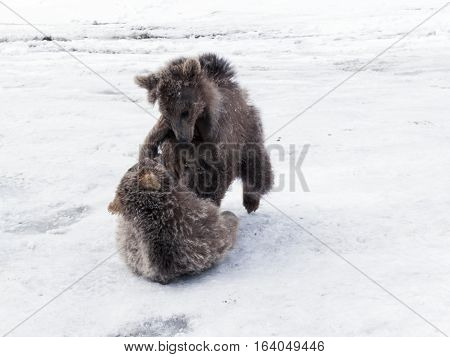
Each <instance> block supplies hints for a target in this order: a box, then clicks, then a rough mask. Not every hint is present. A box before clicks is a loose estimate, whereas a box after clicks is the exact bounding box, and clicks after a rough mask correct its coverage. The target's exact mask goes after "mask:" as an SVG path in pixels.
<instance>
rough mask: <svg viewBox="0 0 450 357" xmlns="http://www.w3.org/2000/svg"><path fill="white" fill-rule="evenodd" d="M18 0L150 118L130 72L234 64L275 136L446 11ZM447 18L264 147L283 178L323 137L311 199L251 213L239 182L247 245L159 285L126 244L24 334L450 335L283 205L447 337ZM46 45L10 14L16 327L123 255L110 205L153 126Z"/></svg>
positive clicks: (0, 52)
mask: <svg viewBox="0 0 450 357" xmlns="http://www.w3.org/2000/svg"><path fill="white" fill-rule="evenodd" d="M7 3H8V4H9V5H10V6H11V7H13V8H14V9H15V10H16V11H17V12H19V13H20V14H21V15H22V16H24V17H25V18H27V19H28V20H29V21H31V22H32V23H33V24H35V25H36V26H37V27H38V28H39V29H41V30H42V31H43V32H44V34H45V35H46V36H51V37H52V38H54V39H56V40H58V41H59V43H60V44H61V45H62V46H64V48H66V49H67V50H69V51H70V52H71V53H73V54H74V55H75V56H77V58H79V59H80V60H82V61H83V62H84V63H86V64H87V65H88V66H90V67H91V68H93V69H94V70H95V71H97V72H98V73H99V74H100V75H101V76H103V77H104V78H106V79H107V80H108V81H110V82H111V83H113V84H114V85H115V86H117V87H118V88H120V90H122V91H123V92H125V93H126V94H127V95H128V96H129V97H130V98H132V99H133V100H135V101H137V103H138V104H140V105H142V106H144V107H145V108H147V109H148V110H149V111H151V112H152V113H153V114H154V115H157V114H158V110H157V108H156V107H155V108H152V107H151V106H150V105H149V104H148V103H146V100H145V93H144V92H143V90H142V89H140V88H138V87H137V86H136V85H135V84H134V83H133V77H134V75H136V74H138V73H142V72H146V71H151V70H154V69H156V68H157V67H158V66H160V65H161V64H163V63H164V62H165V61H167V60H169V59H171V58H173V57H174V56H179V55H194V54H199V53H202V52H206V51H213V52H217V53H219V54H221V55H223V56H225V57H227V58H229V59H230V60H231V61H232V62H233V64H235V66H236V68H237V70H238V73H239V80H240V82H241V83H242V85H243V86H244V87H246V88H247V89H248V90H249V93H250V97H251V99H252V100H253V102H254V103H255V104H256V105H257V106H258V107H259V108H260V109H261V113H262V118H263V122H264V127H265V132H266V134H267V136H269V135H270V134H271V133H273V132H274V131H275V130H277V129H278V128H279V127H280V126H281V125H282V124H284V123H285V122H287V121H288V120H289V119H291V118H292V117H293V116H294V115H296V114H297V113H299V112H300V111H301V110H302V109H304V108H305V107H307V106H308V105H310V104H311V103H313V102H314V101H315V100H316V99H317V98H319V97H320V96H321V95H323V94H324V93H325V92H326V91H328V90H329V89H331V88H332V87H333V86H335V85H336V84H337V83H339V82H340V81H342V80H344V79H345V78H346V77H347V76H349V75H350V74H351V73H353V71H355V70H357V69H358V68H360V67H361V66H362V65H363V64H365V63H366V62H367V61H369V60H370V59H371V58H373V57H374V56H375V55H376V54H378V53H379V52H380V51H382V50H383V49H384V48H386V47H387V46H389V45H390V44H391V43H392V42H393V41H395V40H396V39H397V38H399V37H400V36H401V35H402V34H403V33H405V32H406V31H408V30H409V29H411V28H412V27H413V26H415V25H417V24H418V23H419V22H420V21H422V20H423V19H424V18H425V17H427V16H428V15H429V14H431V13H432V12H433V11H434V10H435V9H437V8H438V7H440V6H442V5H443V3H441V2H439V1H434V0H432V1H428V0H427V1H425V0H420V1H418V0H413V1H406V0H402V1H396V2H395V3H393V2H392V1H389V2H388V1H377V2H375V1H370V2H364V3H363V2H360V1H358V2H354V1H353V2H345V3H343V2H331V1H314V2H311V4H303V2H296V1H281V2H278V1H277V2H272V3H269V2H260V1H258V2H256V1H250V2H245V3H244V2H242V1H239V2H237V1H229V0H227V1H220V2H216V1H208V2H200V1H174V0H170V1H169V0H165V1H152V2H148V1H134V2H123V1H111V0H108V1H96V2H92V1H83V2H80V1H67V2H64V5H63V4H62V3H61V2H58V1H56V0H43V1H39V2H29V1H25V0H17V1H14V2H12V1H7ZM449 16H450V7H449V8H447V9H445V10H443V11H442V12H441V13H440V14H438V15H436V16H435V17H434V18H433V19H431V20H430V21H428V22H427V23H425V24H424V25H423V26H422V27H420V28H419V29H418V30H417V31H415V32H414V33H412V34H411V35H410V36H408V37H407V38H406V39H405V40H403V41H402V42H400V43H399V44H398V45H397V46H395V47H394V48H392V49H391V50H390V51H388V52H387V53H385V54H384V55H383V56H382V57H380V58H379V59H378V60H377V61H375V62H374V63H372V64H371V65H370V66H368V68H366V69H365V70H364V71H362V72H361V73H359V74H358V75H356V76H355V77H353V78H352V79H351V80H349V81H348V82H347V83H345V85H343V86H342V87H340V88H339V89H338V90H336V91H335V92H334V93H333V94H331V95H330V96H329V97H327V98H326V99H325V100H323V101H321V102H320V103H319V104H317V105H316V106H314V107H313V108H312V109H310V110H309V111H307V112H306V113H305V114H304V115H302V116H301V117H300V118H298V119H297V120H295V121H294V122H293V123H292V124H291V125H290V126H288V127H286V128H285V129H283V130H282V131H280V132H279V133H277V134H276V135H274V136H273V137H271V138H270V139H269V140H268V141H267V145H268V146H269V147H270V148H272V150H271V156H272V160H273V165H274V169H275V172H276V176H277V178H278V181H277V182H280V180H281V177H282V176H283V175H284V176H285V179H286V178H287V177H289V152H291V151H292V150H291V145H292V144H295V145H296V150H297V151H299V150H301V147H302V145H304V144H310V145H311V147H310V149H309V152H308V154H307V156H306V158H305V161H304V164H303V166H302V171H303V173H304V175H305V178H306V180H307V182H308V185H309V187H310V189H311V192H303V191H302V190H301V186H300V182H299V181H296V188H295V190H294V191H293V192H291V191H290V189H289V186H285V187H283V188H282V189H278V190H276V192H273V193H271V194H270V195H268V196H267V197H266V198H267V200H268V201H269V202H270V204H269V203H267V202H264V201H263V202H262V204H261V207H260V209H259V210H258V211H257V212H256V214H252V215H247V214H246V213H245V210H244V208H243V206H242V204H241V187H240V183H239V182H237V183H235V184H234V185H233V187H232V189H231V190H230V192H229V193H228V194H227V197H226V199H225V201H224V202H223V209H224V210H231V211H233V212H235V213H236V214H237V215H238V216H239V217H240V218H241V225H240V229H239V238H238V242H237V245H236V247H235V249H234V250H233V251H232V252H231V253H230V254H229V255H228V256H227V258H226V259H225V260H224V261H223V263H222V264H220V265H218V266H217V267H215V268H214V269H212V270H210V271H208V272H206V273H205V274H203V275H200V276H198V277H194V278H186V279H182V280H180V281H179V282H177V283H175V284H173V285H168V286H161V285H158V284H154V283H150V282H148V281H146V280H144V279H140V278H138V277H135V276H133V275H132V273H131V272H130V271H129V270H128V269H127V268H126V266H125V265H124V264H123V262H122V261H120V259H119V258H118V257H117V256H114V257H113V258H111V259H109V260H108V261H106V262H105V263H104V264H102V265H101V266H100V267H99V268H97V269H96V270H94V271H93V272H92V273H91V274H89V275H88V276H86V277H85V278H84V279H83V280H81V281H80V282H79V283H77V284H76V285H75V286H73V287H72V288H71V289H70V290H68V291H67V292H65V293H64V294H63V295H61V296H60V297H59V298H58V299H56V300H55V301H53V302H52V303H51V304H50V305H48V306H47V307H46V308H45V309H43V310H42V311H40V312H39V313H38V314H36V315H35V316H33V317H32V318H31V319H30V320H28V321H27V322H26V323H24V324H23V325H21V326H20V327H18V328H17V329H16V330H15V331H14V332H13V333H12V335H26V336H41V335H42V336H44V335H45V336H75V335H81V336H92V335H101V336H116V335H121V336H135V335H138V336H141V335H151V336H162V335H188V336H199V335H214V336H226V335H239V336H251V335H266V336H272V335H273V336H277V335H287V336H294V335H328V336H355V335H356V336H361V335H363V336H416V335H421V336H422V335H424V336H433V335H439V333H438V332H437V331H436V330H435V329H433V327H431V326H430V325H428V324H427V323H425V322H424V321H423V320H421V319H420V318H419V317H417V316H416V315H414V314H413V313H411V311H409V310H408V309H407V308H405V306H403V305H401V304H400V303H399V302H398V301H396V300H394V299H393V298H392V297H391V296H389V295H388V294H386V293H385V292H384V291H383V290H382V289H380V288H379V287H378V286H376V285H375V284H373V283H372V282H371V281H369V280H368V279H366V278H365V277H364V276H362V275H361V274H360V273H359V272H358V271H356V270H355V269H354V268H352V267H351V266H349V265H348V264H347V263H346V262H344V261H343V260H342V259H340V258H339V257H337V256H336V255H335V254H333V253H332V252H330V251H329V250H328V249H327V248H325V247H324V246H323V245H321V244H320V243H319V242H318V241H316V240H315V239H314V238H313V237H311V236H310V235H308V234H307V233H306V232H304V231H302V230H301V229H300V228H299V227H298V226H296V225H295V224H294V223H293V222H292V221H290V220H289V219H288V218H286V216H284V215H283V214H282V213H280V212H279V211H278V210H276V209H275V208H274V207H273V206H272V205H275V206H276V207H278V208H279V209H281V210H282V211H283V212H285V213H286V214H288V215H289V216H290V217H292V218H293V219H294V220H295V221H296V222H298V223H299V224H301V225H302V226H304V227H305V228H306V229H308V230H309V231H311V232H312V233H313V234H314V235H315V236H317V237H318V238H320V239H321V240H322V241H323V242H325V243H326V244H328V245H329V246H330V247H332V248H333V249H334V250H335V251H336V252H338V253H339V254H341V255H342V256H344V257H345V258H346V259H348V260H349V261H351V262H352V263H353V264H355V265H356V266H358V267H359V268H360V269H361V270H362V271H364V272H365V273H367V274H368V275H369V276H371V277H372V278H373V279H375V280H376V281H378V282H379V283H380V284H381V285H383V286H384V287H385V288H386V289H388V290H389V291H391V292H392V293H393V294H395V295H396V296H398V297H399V298H400V299H401V300H403V301H404V302H405V303H407V304H408V305H410V306H411V307H412V308H413V309H415V310H416V311H417V312H419V313H420V314H422V315H423V316H424V317H425V318H427V319H428V320H430V321H432V322H433V323H434V324H435V325H436V326H438V327H439V328H441V329H442V330H443V331H445V332H447V333H450V311H449V309H448V302H449V301H450V259H449V258H450V257H449V254H450V253H449V252H450V239H449V238H450V228H449V219H448V211H449V205H450V196H449V192H450V181H449V179H448V175H449V172H450V122H449V120H448V119H449V111H450V101H449V97H450V84H449V83H450V61H449V58H450V47H449V46H448V44H449V40H450V27H449V23H450V22H449V21H448V19H449ZM44 37H45V36H44V35H43V34H41V33H39V32H37V31H36V30H35V29H34V28H32V27H30V26H29V25H26V24H24V23H23V21H22V20H21V19H19V18H18V17H17V16H16V15H14V14H12V13H11V12H9V11H8V10H7V9H5V8H3V7H2V6H0V66H1V68H2V69H1V72H0V97H1V100H2V105H1V107H0V108H1V109H0V121H1V123H0V124H1V130H0V160H1V167H2V169H1V171H0V195H1V205H0V230H1V237H0V265H1V269H0V284H1V290H2V293H1V294H0V306H1V307H2V308H1V318H0V332H3V333H4V332H6V331H8V330H9V329H10V328H12V327H13V326H14V325H15V324H16V323H18V322H19V321H21V320H23V319H24V318H26V317H27V316H28V315H29V314H30V313H32V312H33V311H35V310H36V309H37V308H39V307H40V306H41V305H42V304H44V303H45V302H47V301H48V300H50V299H51V298H53V297H54V296H55V295H57V294H58V293H59V292H60V291H62V290H63V289H64V288H66V287H67V286H69V285H70V284H72V283H73V282H74V281H75V280H76V279H78V278H79V277H80V276H82V275H83V274H85V273H86V272H87V271H89V270H90V269H91V268H93V267H94V266H95V265H96V264H97V263H98V262H100V261H101V260H102V259H104V258H105V257H107V256H108V255H110V254H111V253H112V252H114V250H115V242H114V230H115V219H114V217H112V216H110V215H109V214H108V212H107V210H106V207H107V204H108V203H109V201H110V200H111V199H112V197H113V194H114V189H115V187H116V185H117V183H118V180H119V179H120V177H121V176H122V174H123V172H124V171H125V170H126V169H127V168H128V167H129V166H131V165H132V164H133V163H134V162H135V160H136V157H137V151H138V147H139V144H140V143H141V142H142V140H143V138H144V137H145V135H146V133H147V131H148V130H149V129H150V128H151V127H152V125H153V123H154V119H153V118H152V117H151V116H150V115H147V114H145V112H143V111H142V110H141V109H140V108H138V107H137V106H136V105H134V104H133V103H131V102H129V101H128V100H127V99H126V98H124V97H123V96H122V95H120V94H118V93H116V92H115V91H114V90H113V89H112V88H111V87H110V86H109V85H108V84H107V83H105V82H103V81H102V80H101V79H99V78H98V77H97V76H96V75H94V74H92V73H91V72H90V71H89V70H88V69H87V68H85V67H83V66H81V65H80V63H78V62H76V61H75V60H74V59H73V58H71V57H70V56H69V55H68V54H66V53H64V52H63V51H61V49H60V48H58V47H57V46H55V44H54V43H52V42H51V41H48V38H47V39H45V38H44ZM274 144H276V145H280V146H281V147H282V148H283V149H284V156H283V155H282V154H280V152H279V151H278V150H277V149H276V148H274V147H273V145H274ZM297 154H298V153H297ZM291 155H296V154H293V153H292V152H291Z"/></svg>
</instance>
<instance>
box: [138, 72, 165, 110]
mask: <svg viewBox="0 0 450 357" xmlns="http://www.w3.org/2000/svg"><path fill="white" fill-rule="evenodd" d="M159 79H160V78H159V75H157V74H155V73H150V74H149V75H142V76H136V77H134V82H135V83H136V84H137V85H138V86H139V87H142V88H145V89H147V90H148V101H149V102H150V103H155V102H156V99H157V98H156V86H157V85H158V82H159Z"/></svg>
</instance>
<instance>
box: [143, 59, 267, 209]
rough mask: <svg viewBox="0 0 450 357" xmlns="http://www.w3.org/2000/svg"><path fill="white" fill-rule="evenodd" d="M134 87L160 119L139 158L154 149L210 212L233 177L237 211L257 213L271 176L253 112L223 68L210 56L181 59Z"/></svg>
mask: <svg viewBox="0 0 450 357" xmlns="http://www.w3.org/2000/svg"><path fill="white" fill-rule="evenodd" d="M136 83H137V84H138V85H139V86H141V87H144V88H146V89H147V90H148V100H149V101H150V102H151V103H155V102H156V101H158V104H159V109H160V112H161V117H160V119H159V120H158V122H157V123H156V124H155V126H154V127H153V129H152V130H151V131H150V133H149V134H148V136H147V138H146V139H145V141H144V144H143V146H142V147H141V151H140V154H139V158H140V159H144V158H147V157H150V158H152V157H155V156H156V155H157V154H158V148H159V149H160V151H161V156H162V158H163V162H164V165H165V166H166V167H167V168H168V169H169V171H171V173H172V174H174V175H175V177H177V178H178V179H180V180H181V181H182V182H184V183H185V184H186V185H187V186H188V187H189V189H191V190H192V191H194V192H195V193H197V195H198V196H199V197H203V198H209V199H211V200H212V201H214V202H215V203H216V204H217V205H220V202H221V200H222V198H223V197H224V195H225V193H226V191H227V189H228V187H229V186H230V184H231V183H232V181H233V180H234V179H235V178H236V177H240V178H241V179H242V182H243V191H244V193H243V204H244V206H245V208H246V209H247V212H249V213H250V212H253V211H256V209H257V208H258V207H259V201H260V197H261V195H263V194H265V193H267V192H268V191H270V189H271V188H272V184H273V173H272V168H271V164H270V159H269V155H268V154H267V151H266V149H265V147H264V139H263V128H262V124H261V119H260V117H259V114H258V111H257V109H256V108H255V107H254V106H253V105H251V104H250V103H249V101H248V98H247V94H246V92H245V91H244V90H243V89H242V88H241V87H240V86H239V84H238V83H237V82H236V79H235V72H234V70H233V68H232V67H231V65H230V64H229V62H227V61H226V60H225V59H223V58H220V57H217V56H216V55H214V54H204V55H201V56H199V57H194V58H184V57H182V58H178V59H175V60H173V61H171V62H169V63H168V64H167V65H166V66H164V67H163V68H161V69H160V70H158V71H157V72H155V73H151V74H149V75H145V76H137V77H136Z"/></svg>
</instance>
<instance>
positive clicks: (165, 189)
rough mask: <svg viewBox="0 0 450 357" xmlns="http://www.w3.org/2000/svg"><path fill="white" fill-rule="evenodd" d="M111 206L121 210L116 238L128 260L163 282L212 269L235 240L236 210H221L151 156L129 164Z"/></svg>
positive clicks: (117, 211)
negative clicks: (188, 187) (170, 173)
mask: <svg viewBox="0 0 450 357" xmlns="http://www.w3.org/2000/svg"><path fill="white" fill-rule="evenodd" d="M108 209H109V211H110V212H111V213H114V214H119V229H118V232H117V244H118V247H119V250H120V252H121V255H122V256H123V258H124V259H125V261H126V263H127V264H128V266H129V267H130V268H131V269H132V270H133V271H134V272H135V273H137V274H139V275H142V276H144V277H146V278H149V279H151V280H153V281H156V282H159V283H162V284H166V283H168V282H170V281H171V280H173V279H175V278H177V277H179V276H181V275H185V274H194V273H199V272H201V271H203V270H205V269H208V268H209V267H211V266H212V265H213V264H215V263H216V262H217V261H219V260H220V259H221V258H222V257H223V256H224V255H225V253H226V252H227V251H228V250H229V249H230V248H231V247H232V245H233V243H234V242H235V240H236V231H237V227H238V218H237V217H236V216H235V215H234V214H233V213H231V212H222V213H219V209H218V208H217V206H216V205H214V204H213V203H212V202H210V201H209V200H204V199H201V198H199V197H197V196H196V195H195V194H194V193H193V192H190V191H188V190H187V188H186V187H184V186H182V185H180V183H175V181H174V180H173V179H172V177H171V176H170V175H169V173H168V172H167V170H166V169H165V168H164V166H162V165H161V164H160V163H158V162H156V161H155V160H151V159H145V160H143V161H142V162H141V163H139V164H136V165H134V166H133V167H132V168H130V169H129V170H128V172H127V173H126V174H125V175H124V177H123V178H122V180H121V182H120V184H119V186H118V188H117V191H116V197H115V198H114V200H113V201H112V202H111V203H110V205H109V207H108Z"/></svg>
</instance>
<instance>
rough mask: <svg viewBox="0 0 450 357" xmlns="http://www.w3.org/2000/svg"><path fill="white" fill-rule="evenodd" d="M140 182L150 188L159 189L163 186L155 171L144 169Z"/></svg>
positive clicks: (144, 186)
mask: <svg viewBox="0 0 450 357" xmlns="http://www.w3.org/2000/svg"><path fill="white" fill-rule="evenodd" d="M139 184H140V185H141V186H142V187H143V188H145V189H148V190H153V191H158V190H159V189H160V188H161V184H160V182H159V180H158V178H157V177H156V175H155V174H154V173H153V172H150V171H148V170H144V171H143V172H142V173H140V175H139Z"/></svg>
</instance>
